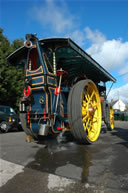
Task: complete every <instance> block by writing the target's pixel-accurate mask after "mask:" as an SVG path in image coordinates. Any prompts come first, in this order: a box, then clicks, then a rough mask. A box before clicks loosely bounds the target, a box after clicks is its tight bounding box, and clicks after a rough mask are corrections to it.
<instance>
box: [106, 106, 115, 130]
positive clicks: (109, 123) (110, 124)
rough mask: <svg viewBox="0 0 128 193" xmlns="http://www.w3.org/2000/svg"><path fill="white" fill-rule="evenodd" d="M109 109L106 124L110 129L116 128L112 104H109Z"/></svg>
mask: <svg viewBox="0 0 128 193" xmlns="http://www.w3.org/2000/svg"><path fill="white" fill-rule="evenodd" d="M107 111H108V113H107V122H106V126H107V129H108V130H109V131H112V130H113V129H114V110H113V108H112V106H111V105H109V106H108V108H107Z"/></svg>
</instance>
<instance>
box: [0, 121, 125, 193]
mask: <svg viewBox="0 0 128 193" xmlns="http://www.w3.org/2000/svg"><path fill="white" fill-rule="evenodd" d="M115 127H116V128H115V130H114V131H112V132H109V131H107V133H106V128H105V126H104V125H102V132H101V135H100V137H99V140H98V141H97V142H96V143H94V144H92V145H80V144H77V143H76V142H75V140H74V139H73V137H72V136H71V135H70V134H67V135H65V136H61V135H59V136H58V137H57V138H49V139H44V141H43V142H42V143H41V142H40V143H37V142H32V143H26V142H25V134H24V132H11V133H6V134H2V133H1V134H0V193H35V192H36V193H86V192H87V193H126V192H128V122H119V121H116V123H115Z"/></svg>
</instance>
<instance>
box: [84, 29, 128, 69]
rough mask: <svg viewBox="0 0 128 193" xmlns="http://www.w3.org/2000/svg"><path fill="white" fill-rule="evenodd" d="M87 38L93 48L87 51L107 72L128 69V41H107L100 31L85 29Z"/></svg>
mask: <svg viewBox="0 0 128 193" xmlns="http://www.w3.org/2000/svg"><path fill="white" fill-rule="evenodd" d="M85 32H86V38H87V39H88V40H91V42H92V44H91V46H90V47H89V48H88V49H87V50H86V51H87V52H88V53H89V54H90V55H91V56H92V57H93V58H94V59H95V60H96V61H98V62H99V63H100V64H101V65H103V67H105V68H106V69H107V70H109V71H110V70H113V69H114V70H115V69H116V70H117V68H119V72H120V71H121V70H122V67H123V69H124V70H126V68H127V64H128V63H127V60H128V41H127V42H123V41H122V40H121V39H118V40H116V39H113V40H107V39H106V37H105V36H104V35H103V34H102V33H101V32H99V31H98V30H96V31H92V30H91V29H90V28H88V27H87V28H85Z"/></svg>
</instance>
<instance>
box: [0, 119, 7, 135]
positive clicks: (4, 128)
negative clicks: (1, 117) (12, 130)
mask: <svg viewBox="0 0 128 193" xmlns="http://www.w3.org/2000/svg"><path fill="white" fill-rule="evenodd" d="M0 129H1V131H2V132H3V133H7V132H8V129H9V125H8V123H7V122H6V121H2V122H1V123H0Z"/></svg>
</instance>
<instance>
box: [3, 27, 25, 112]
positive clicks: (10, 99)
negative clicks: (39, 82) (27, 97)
mask: <svg viewBox="0 0 128 193" xmlns="http://www.w3.org/2000/svg"><path fill="white" fill-rule="evenodd" d="M22 45H23V39H19V40H14V41H13V42H12V44H10V42H9V40H8V39H7V38H6V37H5V36H4V35H3V30H2V29H1V28H0V104H3V105H8V106H11V107H13V108H14V109H15V110H16V111H17V110H18V106H19V98H20V97H21V96H22V93H23V85H24V81H23V80H24V72H23V69H22V68H21V69H20V68H18V67H17V66H13V65H9V64H7V62H6V58H7V56H8V55H9V54H10V53H12V52H13V51H14V50H16V49H17V48H19V47H21V46H22Z"/></svg>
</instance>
